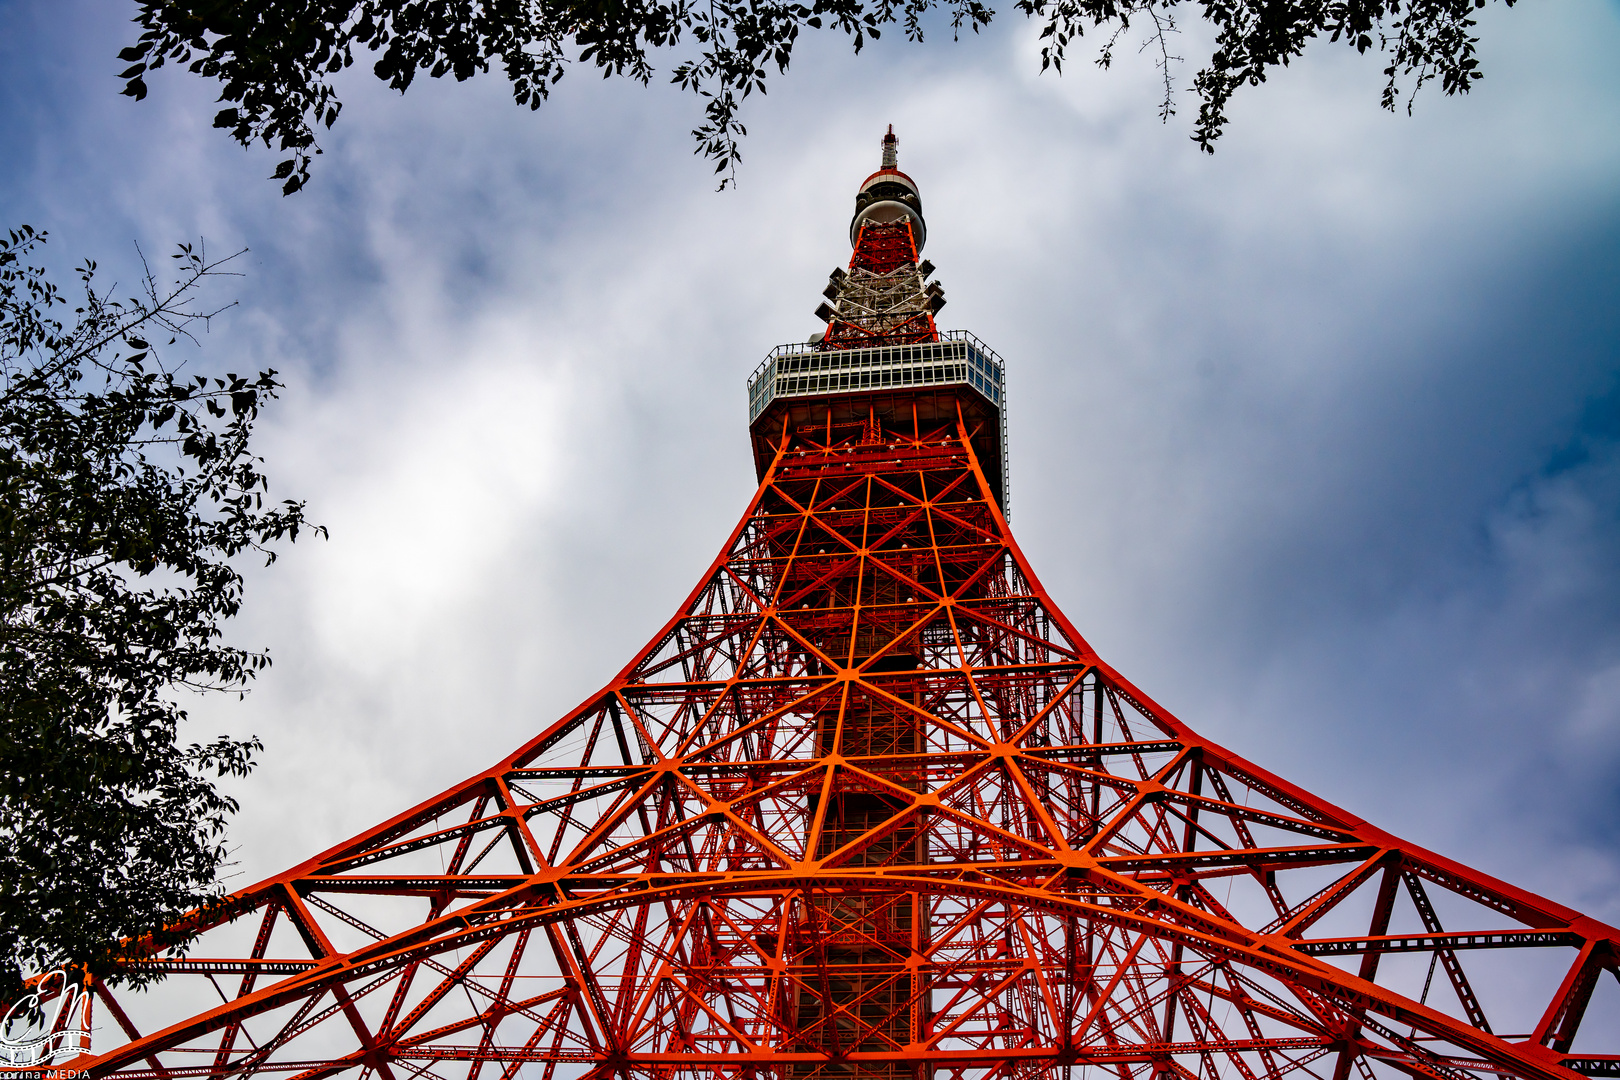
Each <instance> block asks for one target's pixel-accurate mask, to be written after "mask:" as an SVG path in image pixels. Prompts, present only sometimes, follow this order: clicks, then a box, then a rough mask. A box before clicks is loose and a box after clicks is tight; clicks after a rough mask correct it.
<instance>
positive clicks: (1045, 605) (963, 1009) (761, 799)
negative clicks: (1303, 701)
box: [67, 186, 1620, 1080]
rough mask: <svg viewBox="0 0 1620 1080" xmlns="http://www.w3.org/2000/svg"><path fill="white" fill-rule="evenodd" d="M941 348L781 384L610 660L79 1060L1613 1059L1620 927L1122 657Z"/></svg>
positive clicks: (146, 1065)
mask: <svg viewBox="0 0 1620 1080" xmlns="http://www.w3.org/2000/svg"><path fill="white" fill-rule="evenodd" d="M909 190H912V191H914V186H913V187H912V188H911V189H909ZM918 213H920V210H918ZM882 227H883V228H889V229H890V230H891V233H892V234H895V235H897V234H898V233H897V232H895V230H903V231H904V234H905V240H906V243H907V244H909V243H910V236H911V231H910V225H909V224H908V223H907V222H904V221H902V222H900V223H898V225H894V226H882ZM872 228H873V226H870V225H867V226H863V228H862V231H861V233H860V236H859V239H860V241H861V243H862V244H864V243H865V242H866V241H867V239H868V238H869V237H871V238H875V237H879V236H886V235H890V234H885V233H881V232H871V233H869V232H868V230H870V229H872ZM861 254H862V251H861V249H860V248H859V247H858V249H857V256H858V258H859V257H861ZM906 257H907V258H909V259H910V264H909V265H910V270H909V272H910V273H913V274H916V273H917V272H918V271H917V268H916V266H915V263H916V257H917V256H916V251H915V249H914V248H912V249H910V250H909V252H908V253H907V255H906ZM892 269H893V268H891V272H892ZM900 269H902V270H904V269H906V268H905V267H901V268H900ZM852 318H853V316H852ZM865 329H866V331H867V332H868V333H869V336H871V337H874V338H875V339H876V340H878V341H880V342H883V341H885V340H887V341H888V342H889V343H893V342H895V341H897V340H899V339H895V338H888V339H884V338H883V337H882V332H883V331H884V330H886V329H888V324H886V323H882V322H880V321H878V320H877V319H876V317H874V318H873V320H871V321H870V322H869V323H868V324H867V325H866V326H865ZM929 329H930V332H932V323H931V322H930V323H929ZM929 340H931V341H932V340H935V339H934V338H930V339H929ZM952 340H953V341H954V340H956V339H952ZM947 347H949V348H950V349H955V348H957V347H958V346H956V345H952V344H951V343H950V342H938V343H937V348H936V347H935V346H929V347H928V349H926V350H918V349H915V348H896V349H887V348H876V349H873V350H870V355H868V354H867V353H860V354H857V353H853V352H852V353H849V354H847V355H842V356H840V357H833V358H831V359H836V360H839V361H841V362H842V361H848V363H847V364H845V366H844V367H843V368H839V369H838V370H840V371H846V372H847V371H853V370H855V366H856V364H857V362H859V364H861V365H866V366H865V367H862V368H860V370H861V371H863V372H865V373H866V374H864V375H862V376H861V377H862V378H863V379H865V380H866V382H865V383H864V384H862V385H863V386H864V387H866V388H863V389H859V390H855V391H849V390H842V391H840V392H838V393H832V392H828V393H825V394H822V395H821V396H819V397H815V396H809V397H807V396H804V395H802V394H799V395H798V396H794V395H795V394H798V392H797V391H795V390H792V389H791V388H789V389H786V390H782V391H781V392H780V395H779V396H777V397H775V398H769V399H768V403H767V397H760V398H759V399H757V400H759V401H760V402H762V404H761V405H760V408H761V411H760V413H759V417H758V419H757V420H756V422H755V425H754V437H755V446H756V454H757V455H758V461H759V462H760V468H761V472H762V477H761V482H760V485H759V489H758V491H757V492H756V493H755V495H754V498H753V500H752V502H751V503H750V504H749V506H748V509H747V511H746V512H745V513H744V514H743V516H742V520H741V521H740V522H739V523H738V525H737V527H736V528H735V530H734V531H733V532H732V534H731V536H730V538H729V539H728V540H727V542H726V544H725V546H724V547H723V548H722V550H721V552H720V554H719V556H718V557H717V558H716V559H715V561H714V563H713V564H712V565H711V566H710V567H709V569H708V571H707V572H706V573H705V574H704V576H703V578H702V580H701V581H700V582H699V584H698V586H697V588H696V589H694V590H693V592H692V593H691V595H690V597H689V598H688V599H687V601H686V602H685V603H684V604H683V605H682V606H681V608H680V610H679V611H678V612H677V614H676V615H675V617H674V618H673V619H671V620H670V621H669V623H668V624H667V625H665V626H664V627H663V629H661V630H660V631H659V632H658V634H657V635H656V636H655V637H654V638H653V640H652V642H651V643H650V644H649V645H648V646H647V647H646V648H645V649H644V650H643V651H642V652H641V653H640V654H639V655H637V656H636V657H635V658H634V659H633V660H632V661H631V662H630V663H629V664H628V665H627V666H626V667H625V668H624V670H623V671H621V672H620V673H619V675H618V676H616V677H615V678H614V679H613V680H612V681H611V682H610V683H609V684H608V685H607V686H605V687H603V688H602V690H601V691H600V692H598V693H597V694H595V695H593V696H592V697H591V698H589V699H588V700H587V701H586V702H585V703H584V704H583V705H581V706H580V707H579V708H578V709H576V710H574V711H573V712H572V713H570V714H569V715H567V716H565V717H563V718H562V719H561V720H559V721H557V722H556V723H554V724H552V725H551V726H549V727H548V728H546V729H545V730H544V731H542V732H541V733H540V734H538V735H537V736H535V738H534V739H532V740H531V741H530V742H528V743H527V744H525V745H524V746H523V747H521V748H520V749H518V750H517V751H516V752H515V753H513V754H511V755H510V756H508V757H507V758H505V759H504V760H502V761H499V762H497V763H496V764H495V765H493V766H492V767H491V768H490V769H488V770H487V771H485V772H483V773H480V774H479V775H477V776H474V777H472V778H470V779H468V780H467V781H466V782H464V783H462V784H459V785H457V786H455V787H454V788H452V789H450V790H449V791H446V792H444V793H443V794H441V795H438V796H436V797H434V798H432V799H429V800H427V801H426V802H424V803H422V804H421V805H419V806H417V807H415V808H413V809H410V810H408V811H406V812H404V813H402V814H400V815H398V816H396V817H394V818H392V819H391V820H388V821H386V822H384V823H382V824H381V825H379V826H377V827H376V828H374V829H372V830H369V831H368V832H365V833H363V834H362V835H360V836H357V837H355V838H354V839H352V840H349V841H347V842H345V843H343V844H339V845H338V846H337V847H334V848H332V849H331V850H329V851H326V852H324V853H322V854H320V855H318V856H316V857H314V858H312V859H310V860H309V861H307V862H305V863H302V864H301V865H298V866H295V867H293V868H292V869H290V870H288V871H287V872H286V873H284V874H280V875H278V876H276V877H274V878H270V879H268V880H266V881H263V882H260V883H259V884H257V885H254V886H253V887H251V888H249V889H245V890H243V891H242V892H240V893H237V894H236V895H234V896H232V897H231V898H229V900H228V901H227V902H226V903H224V904H222V905H220V906H219V907H218V908H216V909H212V910H209V911H207V912H204V913H199V914H198V915H197V916H195V918H194V919H193V921H192V922H191V923H189V924H188V925H186V926H183V927H177V928H175V929H176V930H178V931H182V932H191V931H196V932H198V933H197V936H196V939H195V941H194V942H193V943H192V944H191V946H190V947H189V949H188V951H187V952H186V953H185V954H184V955H180V954H177V953H175V952H173V951H164V950H162V949H158V948H156V947H155V946H154V947H153V948H152V949H151V950H149V951H148V953H147V954H146V959H145V960H143V961H141V962H140V963H141V965H142V966H144V967H146V968H148V969H152V970H157V971H162V972H165V973H167V976H168V977H167V978H166V979H164V980H163V981H162V982H161V983H160V984H158V986H157V987H156V988H155V989H153V990H149V991H145V992H132V991H127V990H123V989H119V988H117V987H114V986H110V985H108V984H98V985H96V986H95V987H94V990H95V993H96V1001H97V1003H98V1006H99V1009H98V1013H97V1016H98V1017H99V1018H100V1023H101V1026H100V1027H99V1028H98V1030H97V1033H96V1042H95V1044H94V1051H95V1054H94V1056H89V1055H87V1056H85V1057H83V1058H80V1059H78V1060H77V1061H74V1062H71V1063H68V1066H67V1067H68V1068H72V1069H84V1070H86V1071H87V1072H88V1073H89V1074H90V1075H92V1076H96V1077H100V1076H109V1075H114V1074H116V1075H121V1076H126V1077H132V1078H134V1077H140V1078H147V1077H150V1078H170V1077H173V1078H178V1077H193V1076H208V1077H221V1078H223V1077H248V1076H253V1075H256V1074H277V1075H284V1076H290V1077H292V1078H293V1080H315V1078H318V1077H326V1076H332V1075H336V1074H339V1073H346V1074H349V1075H352V1076H355V1077H358V1078H361V1080H369V1078H370V1077H372V1076H373V1075H374V1074H375V1075H377V1076H380V1077H382V1078H383V1080H411V1078H416V1077H422V1078H429V1080H437V1078H444V1080H449V1078H451V1077H456V1078H465V1080H497V1078H498V1080H512V1078H513V1077H516V1076H518V1075H520V1074H521V1075H523V1076H525V1077H531V1078H533V1080H564V1078H566V1080H580V1078H588V1080H607V1078H609V1077H620V1078H623V1080H721V1078H737V1080H766V1078H772V1080H812V1078H814V1080H855V1078H883V1080H1015V1078H1017V1080H1022V1078H1036V1077H1042V1078H1046V1077H1051V1078H1058V1077H1061V1078H1062V1080H1074V1078H1075V1071H1076V1070H1077V1069H1078V1070H1079V1075H1080V1076H1081V1077H1088V1076H1097V1077H1104V1078H1107V1077H1113V1078H1117V1080H1159V1078H1170V1077H1176V1078H1180V1080H1228V1078H1229V1080H1277V1078H1282V1077H1292V1078H1297V1080H1307V1078H1313V1080H1351V1078H1352V1077H1354V1078H1355V1080H1375V1078H1376V1080H1386V1078H1393V1077H1396V1076H1399V1075H1407V1076H1414V1077H1422V1078H1427V1080H1469V1078H1486V1077H1492V1076H1513V1077H1525V1078H1535V1080H1554V1078H1563V1080H1572V1078H1573V1077H1574V1076H1576V1075H1577V1074H1578V1073H1584V1074H1586V1075H1589V1076H1620V1054H1616V1053H1615V1046H1614V1045H1613V1043H1612V1042H1611V1043H1610V1044H1609V1045H1608V1046H1606V1047H1605V1045H1604V1044H1603V1043H1602V1042H1601V1039H1602V1037H1603V1036H1604V1035H1605V1034H1610V1035H1612V1033H1614V1032H1615V1031H1617V1030H1620V1008H1616V1007H1615V1000H1616V993H1615V991H1616V986H1615V983H1614V980H1615V978H1616V977H1617V976H1620V967H1617V965H1620V932H1617V931H1616V930H1615V928H1613V927H1610V926H1607V925H1604V924H1602V923H1599V922H1597V921H1595V920H1593V919H1590V918H1587V917H1585V916H1583V915H1581V914H1580V913H1578V912H1575V911H1572V910H1570V909H1568V908H1565V907H1563V906H1561V905H1559V904H1556V903H1554V902H1552V901H1550V900H1546V899H1543V898H1541V897H1538V896H1535V895H1532V894H1530V893H1528V892H1525V891H1524V890H1522V889H1517V888H1515V887H1513V886H1511V885H1508V884H1506V883H1504V882H1501V881H1498V880H1496V879H1494V878H1491V877H1488V876H1486V875H1484V874H1480V873H1478V872H1476V871H1473V870H1470V869H1469V868H1467V867H1465V866H1461V865H1459V864H1457V863H1455V862H1452V861H1450V860H1447V859H1445V858H1443V857H1441V856H1439V855H1436V854H1433V853H1431V852H1428V851H1425V850H1423V849H1421V848H1418V847H1415V846H1414V845H1411V844H1408V843H1406V842H1404V841H1402V840H1400V839H1398V838H1396V837H1394V836H1392V835H1390V834H1389V833H1387V832H1385V831H1383V830H1382V829H1379V828H1377V827H1376V826H1374V825H1371V824H1369V823H1368V822H1366V821H1363V820H1362V819H1360V818H1358V817H1356V816H1355V815H1354V814H1351V813H1348V812H1347V811H1345V810H1342V809H1340V808H1338V807H1336V806H1333V805H1331V804H1329V803H1327V802H1324V801H1323V800H1321V799H1319V798H1316V797H1315V796H1313V795H1311V794H1310V793H1308V792H1306V791H1303V790H1301V789H1299V788H1298V787H1295V786H1294V785H1292V784H1289V783H1288V782H1287V781H1285V780H1282V779H1280V778H1278V777H1276V776H1274V775H1272V774H1271V773H1269V772H1267V771H1266V770H1264V769H1262V768H1260V767H1258V766H1256V765H1254V764H1252V763H1251V762H1249V761H1246V760H1244V759H1243V758H1241V757H1239V756H1238V755H1236V754H1234V753H1232V752H1231V751H1229V750H1227V749H1225V748H1224V747H1221V746H1219V745H1217V744H1215V743H1213V742H1211V741H1209V740H1208V739H1205V738H1203V737H1201V736H1199V735H1198V734H1196V733H1195V732H1193V731H1192V730H1191V729H1189V728H1188V727H1187V726H1186V725H1185V724H1183V723H1182V722H1181V721H1180V720H1178V719H1176V718H1175V717H1174V716H1172V715H1170V713H1168V712H1167V711H1166V710H1164V709H1163V708H1161V707H1160V706H1159V705H1157V704H1156V703H1155V702H1154V701H1153V700H1152V699H1151V698H1149V697H1148V696H1147V695H1146V694H1144V693H1143V692H1142V691H1141V690H1139V689H1137V688H1136V687H1135V686H1133V685H1132V684H1131V683H1130V682H1129V681H1128V680H1127V679H1125V678H1124V677H1123V676H1121V675H1120V674H1119V673H1118V672H1117V671H1115V670H1114V669H1113V668H1112V667H1110V666H1109V665H1108V664H1107V663H1105V662H1104V661H1103V660H1102V659H1101V658H1100V657H1098V656H1097V654H1096V653H1095V652H1094V651H1093V650H1092V649H1091V647H1090V646H1089V645H1088V644H1087V643H1086V641H1085V640H1084V639H1083V638H1082V637H1081V636H1080V634H1079V633H1078V632H1077V631H1076V630H1075V628H1074V626H1073V625H1072V624H1071V623H1070V622H1069V620H1068V619H1067V618H1066V617H1065V616H1064V615H1063V613H1062V612H1061V611H1059V610H1058V608H1057V606H1056V605H1055V604H1054V603H1053V602H1052V600H1051V598H1050V597H1049V596H1048V595H1047V593H1046V591H1045V590H1044V589H1043V588H1042V587H1041V585H1040V583H1039V581H1038V580H1037V579H1036V577H1035V574H1034V572H1033V570H1032V569H1031V568H1030V566H1029V564H1028V562H1027V561H1026V560H1025V558H1024V555H1023V553H1022V552H1021V551H1020V550H1019V547H1018V544H1017V542H1016V541H1015V540H1014V538H1013V536H1012V533H1011V532H1010V531H1009V529H1008V527H1007V521H1006V518H1005V516H1004V514H1003V513H1002V510H1001V507H1000V505H999V504H998V500H997V497H996V492H997V491H998V490H999V489H998V488H997V487H996V486H995V485H993V484H992V483H991V481H990V479H988V478H987V476H986V474H985V471H984V469H983V468H982V467H981V458H982V455H981V453H980V452H979V450H977V449H976V447H982V446H997V447H999V446H1000V445H1001V443H1000V434H999V432H1000V427H999V424H1000V413H999V403H1000V397H999V394H1000V390H999V389H998V387H999V373H997V374H996V376H995V379H994V380H992V382H989V383H987V382H984V381H983V379H982V377H981V369H980V368H974V367H971V365H969V364H968V362H967V361H966V360H964V361H962V363H961V365H960V366H959V367H952V366H951V365H952V363H955V361H952V360H951V359H950V357H951V356H955V355H957V354H955V353H951V354H949V356H948V355H947V353H946V350H947ZM960 348H961V350H962V351H961V353H960V355H961V356H962V357H970V356H971V357H973V358H974V359H973V363H976V364H978V363H987V361H985V360H984V357H983V356H982V355H981V354H978V353H971V352H970V351H969V348H968V345H967V344H966V343H963V344H962V345H961V346H960ZM816 355H818V356H824V354H816ZM941 357H944V358H945V359H943V360H941V359H940V358H941ZM885 365H887V366H885ZM829 370H830V369H829ZM952 372H957V373H958V374H952ZM963 373H965V374H963ZM840 378H844V376H840ZM951 379H956V380H957V381H956V382H954V383H953V382H951V381H950V380H951ZM973 379H979V380H980V382H979V385H980V386H981V387H988V388H990V389H989V391H988V392H981V390H979V389H975V387H974V386H973V385H970V383H971V382H972V380H973ZM963 380H966V381H963ZM772 385H774V384H772ZM841 385H842V386H845V387H848V386H850V385H854V384H853V383H851V382H849V381H847V380H846V381H845V382H844V383H842V384H841ZM879 387H881V388H879ZM766 389H768V387H765V386H764V385H763V384H762V386H761V393H762V394H764V393H765V390H766ZM771 392H772V393H775V392H776V391H774V390H773V391H771ZM987 440H988V441H987ZM998 452H999V451H998ZM1604 995H1608V996H1607V997H1605V996H1604ZM1594 1038H1596V1039H1597V1040H1598V1041H1597V1042H1596V1043H1594V1042H1593V1041H1592V1040H1593V1039H1594ZM1594 1047H1595V1049H1594ZM1087 1070H1093V1071H1092V1072H1088V1071H1087Z"/></svg>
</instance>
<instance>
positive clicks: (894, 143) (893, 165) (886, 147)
mask: <svg viewBox="0 0 1620 1080" xmlns="http://www.w3.org/2000/svg"><path fill="white" fill-rule="evenodd" d="M899 145H900V136H898V135H896V134H895V133H894V125H893V124H890V125H889V133H888V134H887V135H885V136H883V167H884V168H885V169H897V168H899V167H900V166H899V155H898V154H896V153H895V149H896V148H897V147H898V146H899Z"/></svg>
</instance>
